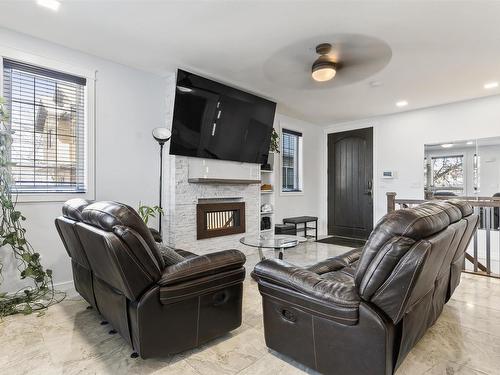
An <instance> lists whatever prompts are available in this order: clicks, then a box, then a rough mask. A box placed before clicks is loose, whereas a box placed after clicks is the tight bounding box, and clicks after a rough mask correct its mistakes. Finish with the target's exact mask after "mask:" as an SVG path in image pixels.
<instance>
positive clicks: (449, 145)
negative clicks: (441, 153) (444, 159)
mask: <svg viewBox="0 0 500 375" xmlns="http://www.w3.org/2000/svg"><path fill="white" fill-rule="evenodd" d="M441 147H442V148H450V147H453V144H452V143H443V144H442V145H441Z"/></svg>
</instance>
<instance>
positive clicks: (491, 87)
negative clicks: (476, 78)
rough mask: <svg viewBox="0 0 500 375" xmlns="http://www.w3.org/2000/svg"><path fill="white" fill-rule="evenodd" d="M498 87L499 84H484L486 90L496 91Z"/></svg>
mask: <svg viewBox="0 0 500 375" xmlns="http://www.w3.org/2000/svg"><path fill="white" fill-rule="evenodd" d="M497 87H498V82H488V83H485V84H484V88H485V89H487V90H488V89H494V88H497Z"/></svg>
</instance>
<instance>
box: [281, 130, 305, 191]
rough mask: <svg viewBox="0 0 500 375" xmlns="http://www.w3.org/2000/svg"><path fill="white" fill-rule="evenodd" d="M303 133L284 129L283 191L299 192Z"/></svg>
mask: <svg viewBox="0 0 500 375" xmlns="http://www.w3.org/2000/svg"><path fill="white" fill-rule="evenodd" d="M300 137H302V133H299V132H296V131H293V130H287V129H283V142H282V146H283V147H282V152H283V153H282V169H283V171H282V173H283V174H282V190H283V191H298V190H299V170H298V169H299V168H298V157H299V155H298V154H299V138H300Z"/></svg>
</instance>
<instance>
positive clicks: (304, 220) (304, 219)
mask: <svg viewBox="0 0 500 375" xmlns="http://www.w3.org/2000/svg"><path fill="white" fill-rule="evenodd" d="M309 223H315V224H314V227H309V226H308V225H309ZM283 224H294V225H295V233H298V232H299V231H303V232H304V237H305V238H314V239H315V240H316V241H317V240H318V218H317V217H316V216H297V217H287V218H286V219H283ZM298 224H303V226H301V227H298V226H297V225H298ZM308 229H309V230H314V236H313V235H308V234H307V230H308Z"/></svg>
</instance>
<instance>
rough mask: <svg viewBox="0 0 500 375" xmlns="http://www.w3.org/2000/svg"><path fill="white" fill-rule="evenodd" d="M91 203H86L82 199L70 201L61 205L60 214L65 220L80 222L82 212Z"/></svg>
mask: <svg viewBox="0 0 500 375" xmlns="http://www.w3.org/2000/svg"><path fill="white" fill-rule="evenodd" d="M91 203H92V201H88V200H85V199H82V198H74V199H70V200H69V201H67V202H65V203H64V204H63V207H62V214H63V216H64V217H65V218H67V219H71V220H75V221H82V220H83V218H82V211H83V209H84V208H85V207H87V206H88V205H89V204H91Z"/></svg>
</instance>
